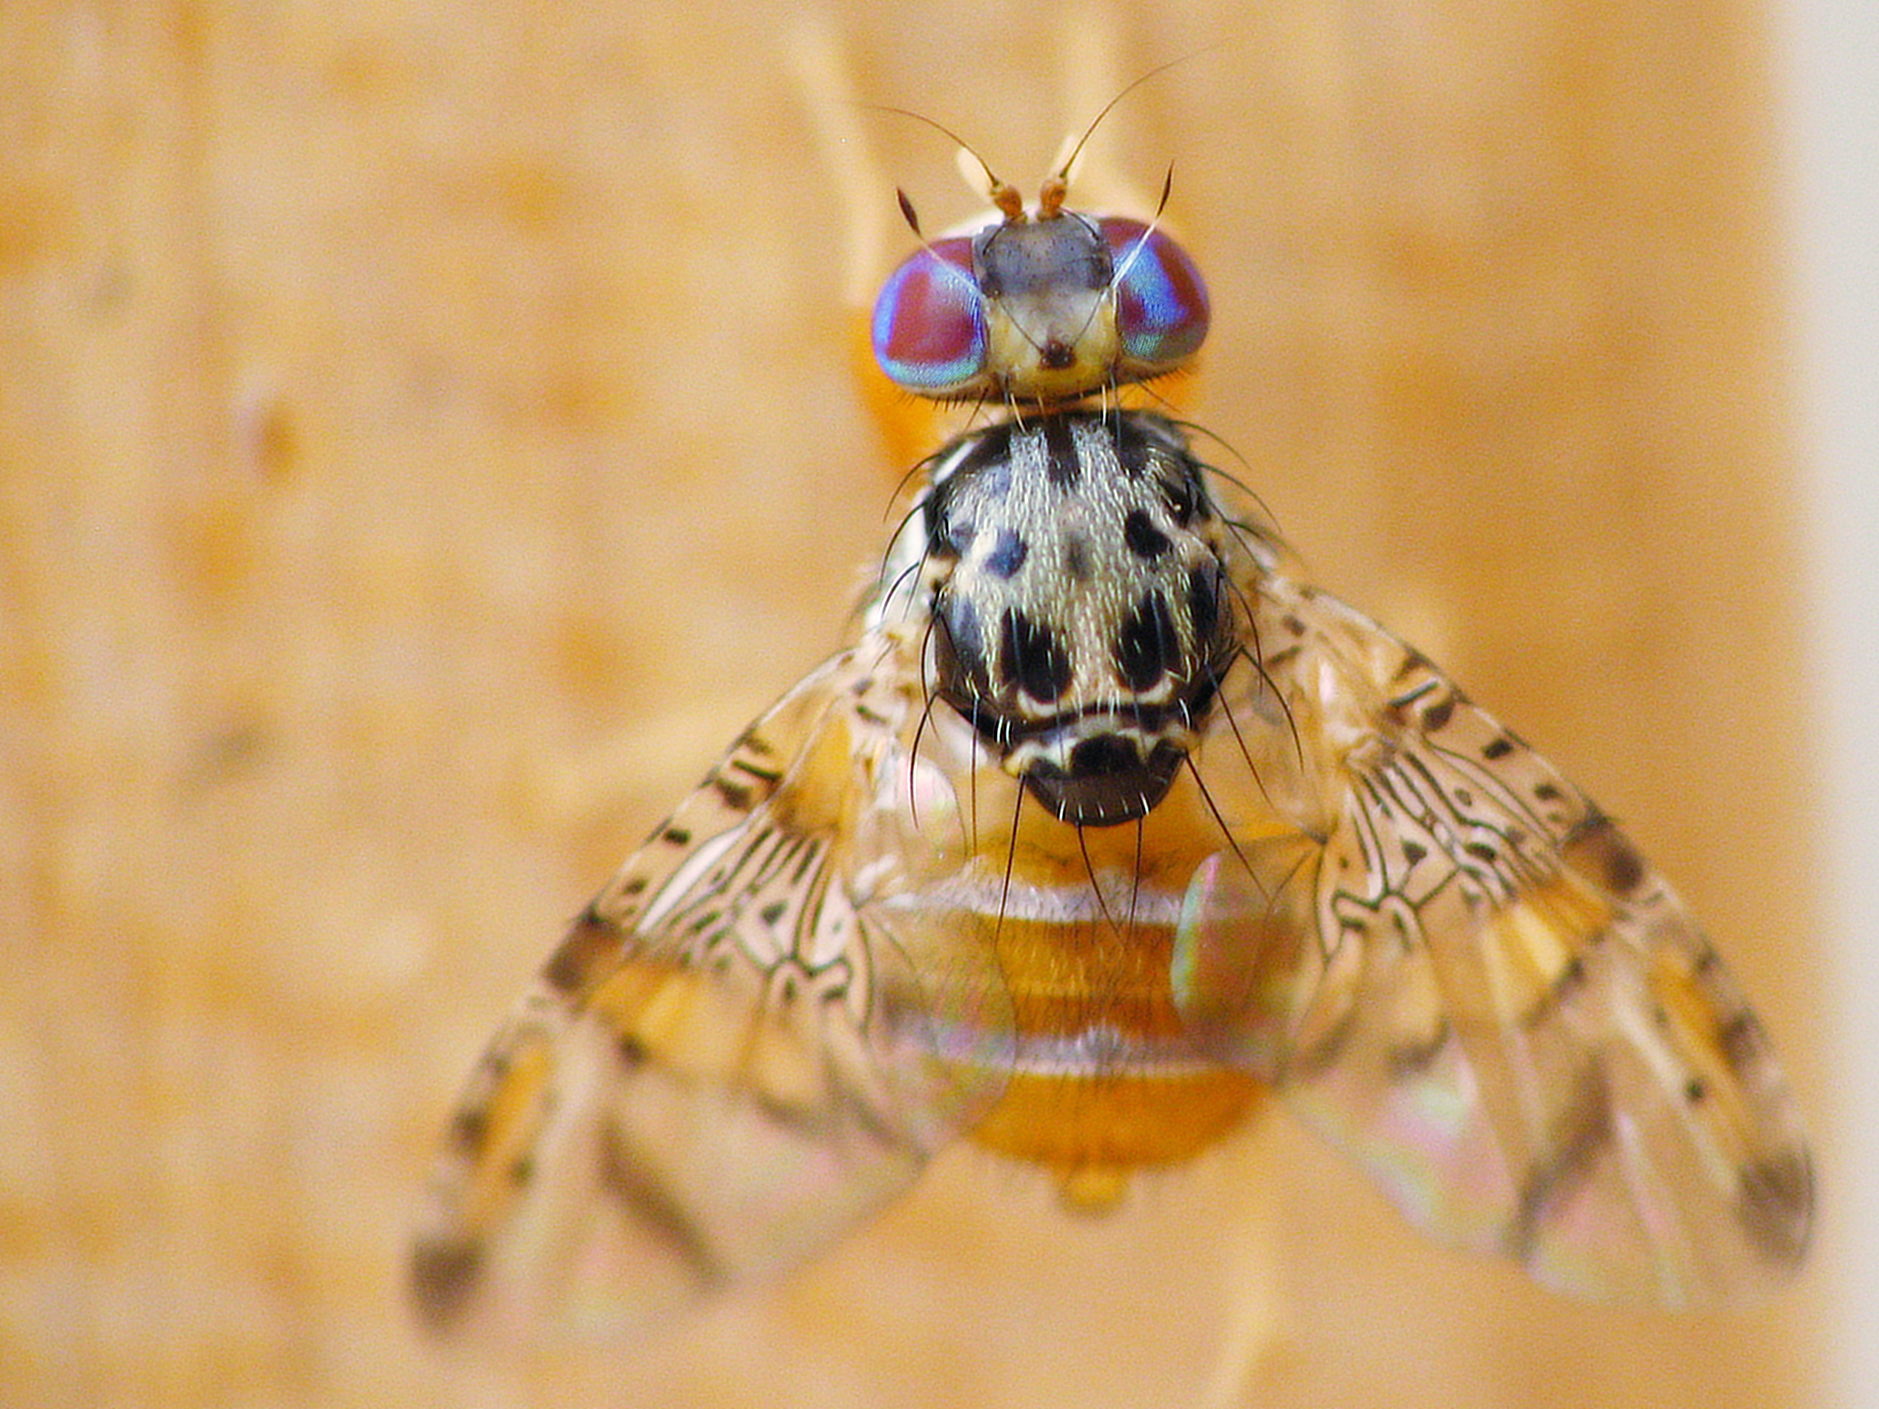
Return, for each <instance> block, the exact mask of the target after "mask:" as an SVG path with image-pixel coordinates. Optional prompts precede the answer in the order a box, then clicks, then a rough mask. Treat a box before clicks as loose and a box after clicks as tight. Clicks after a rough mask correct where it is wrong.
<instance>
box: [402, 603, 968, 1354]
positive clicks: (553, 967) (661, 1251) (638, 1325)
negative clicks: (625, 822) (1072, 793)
mask: <svg viewBox="0 0 1879 1409" xmlns="http://www.w3.org/2000/svg"><path fill="white" fill-rule="evenodd" d="M916 649H917V648H916V646H915V645H914V644H913V643H912V642H911V641H910V640H907V639H903V638H902V637H900V636H897V635H894V634H891V633H875V634H873V635H871V636H870V637H868V638H866V639H864V640H863V642H862V643H861V644H860V645H859V646H857V647H856V648H855V649H853V650H851V651H848V652H846V653H844V654H842V655H839V656H837V657H835V658H834V659H832V660H831V661H829V662H828V663H827V664H825V665H824V666H822V667H821V668H820V669H819V670H817V671H816V672H815V673H814V674H812V675H811V676H810V677H809V678H808V679H806V680H804V681H803V682H802V683H801V684H800V685H798V686H797V687H796V689H795V690H793V691H792V692H791V693H790V694H789V695H787V696H786V697H785V698H784V699H783V700H782V701H781V702H780V703H778V704H777V705H776V706H775V707H774V708H773V709H772V710H771V711H770V712H769V713H768V714H766V715H764V716H763V717H762V718H761V719H759V720H758V721H757V722H756V723H755V724H753V725H752V726H751V727H750V729H749V730H747V731H746V732H745V734H744V735H743V737H742V738H740V739H739V740H738V742H737V744H736V745H735V746H734V747H733V748H732V750H731V752H730V753H729V755H728V756H727V757H726V758H725V759H724V761H723V762H722V763H720V764H719V765H718V767H717V768H715V769H714V770H713V771H712V772H711V774H710V776H709V777H708V778H706V780H705V782H704V783H703V784H702V785H701V786H700V787H699V788H698V789H697V790H696V791H695V792H694V793H692V794H691V796H690V797H688V798H687V799H686V800H685V801H684V802H683V803H681V804H680V806H679V808H678V810H677V811H675V812H674V813H673V814H672V816H671V817H670V819H668V820H667V821H666V822H665V823H664V824H663V825H662V826H661V827H660V828H659V829H658V830H657V831H656V832H655V833H654V834H653V836H652V837H651V839H650V840H648V841H647V843H646V844H645V845H644V846H643V847H642V848H641V849H640V850H639V851H638V852H637V853H636V854H635V855H634V856H633V857H631V858H630V859H629V860H628V861H627V862H626V864H625V866H624V867H623V868H622V870H621V871H620V873H619V874H618V875H617V876H616V877H615V878H614V879H613V881H612V882H611V883H610V884H609V885H608V886H607V887H606V888H605V889H604V890H603V891H602V892H601V893H600V894H599V895H598V896H597V897H596V898H595V899H594V901H593V902H592V904H591V905H589V907H588V908H587V910H586V911H585V912H584V913H583V914H582V915H581V917H580V918H579V919H577V920H576V921H575V923H574V925H573V927H572V928H571V930H570V931H569V933H568V935H567V937H566V938H565V939H564V940H563V941H562V943H561V946H560V948H559V949H558V950H556V952H555V954H554V955H553V957H551V958H550V960H549V961H548V963H547V965H546V966H545V967H544V969H543V970H542V973H541V975H540V977H539V979H538V980H537V982H536V984H535V986H534V988H533V990H532V991H531V992H530V993H529V994H528V995H527V996H526V997H525V998H524V999H523V1000H522V1002H521V1004H520V1005H519V1007H518V1008H517V1010H516V1012H515V1014H514V1015H513V1016H512V1017H511V1019H510V1020H509V1023H508V1024H507V1026H506V1027H505V1028H504V1029H503V1030H502V1031H501V1032H500V1033H499V1034H498V1035H497V1037H496V1038H495V1040H494V1041H493V1042H492V1043H491V1045H490V1047H489V1049H488V1051H487V1053H486V1054H485V1055H484V1057H483V1060H482V1062H481V1063H480V1065H479V1066H478V1068H477V1069H476V1071H475V1073H474V1075H473V1076H472V1078H471V1081H470V1083H469V1087H468V1090H467V1091H466V1092H465V1094H464V1096H463V1098H462V1101H461V1103H460V1105H459V1107H458V1111H457V1114H456V1116H455V1119H454V1121H453V1122H452V1125H451V1127H450V1134H449V1139H448V1142H447V1146H446V1149H445V1151H444V1153H443V1155H442V1157H441V1158H440V1160H439V1162H438V1166H437V1170H436V1173H435V1175H434V1178H433V1181H432V1186H431V1190H430V1194H429V1198H428V1205H427V1212H426V1217H425V1220H424V1223H423V1225H422V1228H421V1231H420V1234H419V1237H418V1239H417V1243H416V1246H415V1249H414V1255H413V1262H412V1271H413V1285H414V1290H415V1294H416V1300H417V1303H418V1306H419V1308H420V1310H421V1312H422V1314H423V1316H424V1318H425V1320H426V1322H427V1323H428V1324H430V1325H431V1326H432V1327H433V1328H434V1329H437V1330H440V1331H444V1332H448V1333H450V1334H453V1335H459V1336H465V1337H468V1336H481V1335H485V1334H494V1335H497V1336H500V1337H515V1336H521V1335H529V1334H532V1333H533V1332H534V1331H535V1330H537V1329H538V1328H539V1327H540V1326H541V1325H542V1324H543V1323H544V1321H545V1320H546V1321H548V1322H551V1323H559V1324H560V1325H561V1326H562V1327H563V1328H565V1329H571V1330H572V1331H573V1332H574V1333H576V1334H579V1335H583V1336H587V1335H599V1336H606V1337H610V1338H619V1337H627V1338H630V1337H631V1336H632V1335H633V1334H635V1333H637V1332H638V1331H639V1330H641V1329H642V1328H643V1327H644V1326H645V1325H646V1324H647V1323H648V1322H650V1321H651V1320H653V1319H656V1318H657V1317H658V1316H659V1315H660V1314H661V1313H663V1312H666V1311H668V1310H670V1309H673V1308H676V1307H679V1306H682V1305H684V1304H685V1303H687V1302H688V1301H690V1300H692V1299H694V1298H695V1297H697V1296H698V1295H700V1294H701V1293H705V1292H708V1291H710V1290H712V1289H714V1288H717V1287H720V1286H723V1285H726V1284H729V1283H732V1282H735V1281H738V1280H742V1279H750V1278H759V1277H763V1276H765V1275H771V1274H775V1273H778V1272H780V1271H783V1270H786V1269H788V1268H790V1267H792V1266H794V1265H796V1264H797V1263H799V1262H801V1261H803V1260H804V1259H806V1258H807V1257H809V1256H810V1255H811V1254H813V1253H814V1252H816V1251H818V1250H819V1249H820V1248H822V1247H823V1246H824V1245H826V1244H827V1243H829V1242H831V1241H833V1240H834V1239H835V1238H836V1237H837V1236H839V1235H840V1234H841V1233H842V1232H843V1231H844V1230H845V1229H847V1228H848V1227H850V1226H851V1225H852V1224H854V1223H855V1222H856V1221H858V1220H860V1219H861V1218H863V1217H865V1216H866V1215H867V1214H869V1213H870V1212H871V1211H873V1210H874V1209H876V1208H877V1207H879V1206H880V1205H881V1204H883V1203H884V1202H886V1201H887V1200H889V1199H891V1198H892V1197H893V1196H895V1195H896V1194H898V1193H899V1192H901V1191H902V1190H903V1189H904V1188H905V1187H906V1186H907V1185H908V1184H909V1183H910V1182H911V1181H912V1180H913V1179H914V1178H915V1176H916V1175H917V1174H918V1173H919V1171H920V1169H921V1168H922V1166H923V1165H924V1164H925V1162H926V1161H927V1159H928V1158H929V1157H930V1156H931V1155H932V1153H933V1152H934V1151H935V1150H936V1149H937V1148H938V1147H939V1146H940V1145H941V1144H943V1143H944V1142H945V1141H946V1140H947V1139H948V1138H949V1137H950V1136H951V1135H952V1134H953V1133H954V1132H955V1131H956V1130H958V1129H959V1128H960V1127H961V1126H963V1125H964V1124H966V1123H968V1122H969V1121H970V1120H971V1119H972V1118H973V1117H974V1116H975V1115H976V1114H977V1113H978V1112H979V1111H980V1110H981V1109H982V1108H983V1105H984V1104H985V1103H986V1102H987V1101H989V1100H990V1099H991V1097H992V1096H993V1095H995V1092H992V1091H990V1090H988V1089H987V1087H988V1085H989V1084H990V1082H991V1080H992V1076H991V1073H992V1072H993V1071H995V1068H994V1067H992V1066H985V1067H981V1068H972V1069H970V1070H968V1069H966V1068H963V1067H960V1066H958V1065H945V1064H942V1063H941V1062H939V1061H937V1060H936V1059H935V1057H934V1042H933V1039H932V1037H931V1035H930V1034H929V1032H928V1031H927V1029H928V1027H929V1025H930V1024H932V1023H933V1022H935V1021H938V1022H948V1021H949V1020H950V1018H951V1017H952V1016H954V1014H952V1013H950V1012H948V1007H949V1005H964V1004H968V1003H969V1004H972V1005H975V1007H976V1008H977V1009H978V1011H975V1012H974V1013H973V1014H972V1015H971V1021H972V1023H973V1024H976V1025H983V1026H984V1027H986V1028H987V1029H989V1030H996V1029H997V1027H998V1022H997V1018H996V1015H995V1014H988V1013H986V1012H985V1011H983V1008H984V1006H985V1005H986V1004H989V1003H993V1002H995V1001H996V990H995V989H991V988H986V987H983V986H981V987H979V988H976V989H972V988H967V987H961V988H959V989H956V990H954V991H952V992H950V993H947V992H934V991H932V990H930V989H928V988H924V987H922V982H921V978H920V976H919V974H918V973H917V972H916V971H915V968H914V966H913V963H912V957H911V956H909V955H907V954H906V953H905V952H904V951H903V950H902V948H901V946H900V945H899V944H898V942H897V941H896V937H895V934H894V932H893V923H892V920H891V919H889V918H885V917H884V915H885V912H886V911H887V910H889V909H890V908H891V906H890V905H889V904H888V903H887V902H891V901H893V900H895V899H897V898H902V897H904V896H905V895H906V894H907V893H908V892H910V891H917V889H918V888H919V887H920V886H921V885H923V884H926V883H928V882H931V881H933V880H935V879H937V878H939V876H940V875H941V874H942V873H943V871H944V869H945V868H946V867H947V866H949V865H951V864H952V861H951V860H950V859H949V858H950V857H951V855H952V853H950V852H947V851H946V850H945V848H944V846H943V845H941V846H937V847H936V846H935V845H934V843H932V842H930V841H929V840H928V839H929V838H942V839H943V838H944V837H945V836H946V834H947V816H948V813H949V811H950V810H951V809H952V796H951V787H950V784H949V783H948V781H947V780H946V779H945V778H944V777H942V776H940V775H938V774H937V773H936V772H935V770H934V769H933V768H932V767H931V766H930V765H928V764H925V763H918V764H916V763H915V762H914V761H913V760H912V758H911V753H910V744H909V739H910V735H911V734H912V733H913V730H914V727H915V725H916V723H917V717H918V713H919V709H920V707H921V705H922V703H923V701H922V699H921V696H920V693H919V691H918V689H917V681H918V672H917V669H914V668H912V665H911V662H912V661H913V660H914V659H917V657H916V656H915V654H914V652H915V651H916Z"/></svg>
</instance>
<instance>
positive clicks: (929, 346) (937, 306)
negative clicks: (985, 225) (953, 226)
mask: <svg viewBox="0 0 1879 1409" xmlns="http://www.w3.org/2000/svg"><path fill="white" fill-rule="evenodd" d="M985 350H986V333H985V304H984V300H983V299H982V298H981V297H980V295H979V288H978V285H977V283H975V282H974V280H973V277H972V241H971V240H969V239H953V240H935V241H934V242H933V243H932V244H931V245H929V246H928V247H927V248H926V249H923V250H920V251H919V252H918V253H916V254H914V255H913V256H912V257H911V258H909V259H908V260H907V261H906V262H905V263H903V264H902V265H901V266H900V268H898V269H896V270H895V271H894V273H893V275H892V276H891V277H890V278H889V279H888V281H887V284H886V287H884V288H883V289H882V290H881V296H880V297H879V298H877V299H876V300H875V301H874V357H875V360H876V361H878V362H879V363H880V364H881V370H882V371H884V372H886V373H887V375H888V377H889V378H891V379H892V380H893V381H895V382H896V383H898V384H899V385H901V386H904V387H906V388H907V390H909V391H917V392H922V393H924V394H926V395H929V396H931V395H934V394H936V393H944V392H947V391H952V390H957V389H959V388H962V387H964V386H965V385H967V384H968V383H970V382H972V381H973V380H974V379H975V378H976V377H977V376H978V375H979V374H980V373H981V372H983V371H984V370H985Z"/></svg>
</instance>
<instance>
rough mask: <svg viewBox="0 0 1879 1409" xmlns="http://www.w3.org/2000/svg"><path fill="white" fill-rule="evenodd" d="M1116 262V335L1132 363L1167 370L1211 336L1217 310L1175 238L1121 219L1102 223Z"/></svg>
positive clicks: (1186, 357)
mask: <svg viewBox="0 0 1879 1409" xmlns="http://www.w3.org/2000/svg"><path fill="white" fill-rule="evenodd" d="M1100 224H1101V226H1102V232H1103V241H1104V243H1105V244H1107V245H1108V246H1109V255H1110V258H1112V259H1113V260H1114V261H1115V264H1116V281H1115V288H1116V332H1117V334H1118V335H1119V336H1120V338H1121V340H1122V353H1123V356H1124V358H1126V359H1127V360H1128V361H1130V362H1140V363H1145V364H1147V365H1148V366H1150V367H1158V368H1161V369H1164V370H1165V369H1167V368H1171V367H1173V366H1174V365H1175V364H1177V363H1180V362H1185V361H1186V360H1187V359H1188V358H1190V357H1192V356H1193V355H1194V354H1195V352H1197V351H1198V350H1199V349H1200V345H1201V343H1202V342H1203V341H1204V340H1205V339H1206V337H1207V324H1208V320H1209V319H1210V318H1211V317H1212V310H1211V309H1210V308H1209V306H1208V303H1207V285H1206V284H1204V283H1203V282H1201V277H1200V270H1199V269H1198V268H1197V267H1196V266H1195V264H1194V261H1193V260H1192V259H1190V258H1189V257H1188V253H1187V251H1186V250H1184V249H1182V248H1181V247H1180V246H1179V245H1178V244H1176V243H1175V242H1174V241H1173V239H1171V238H1170V237H1169V236H1167V235H1164V234H1163V233H1162V232H1161V231H1160V230H1151V229H1150V228H1149V227H1148V226H1146V225H1144V224H1142V222H1141V221H1139V220H1129V219H1125V218H1123V217H1120V216H1110V217H1105V218H1104V219H1103V220H1102V221H1101V222H1100Z"/></svg>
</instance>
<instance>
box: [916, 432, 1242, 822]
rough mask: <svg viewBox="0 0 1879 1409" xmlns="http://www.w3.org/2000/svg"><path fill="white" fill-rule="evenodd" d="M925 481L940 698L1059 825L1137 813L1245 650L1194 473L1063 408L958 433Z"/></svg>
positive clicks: (1172, 453) (1172, 767)
mask: <svg viewBox="0 0 1879 1409" xmlns="http://www.w3.org/2000/svg"><path fill="white" fill-rule="evenodd" d="M934 479H935V485H934V488H933V491H932V493H931V495H930V496H929V498H928V499H927V502H926V505H925V514H924V518H925V526H926V532H925V542H924V545H923V546H924V553H925V570H924V583H923V586H924V590H925V592H926V594H927V597H928V600H929V604H930V606H929V610H930V612H931V614H932V619H933V624H934V628H935V629H934V632H933V641H934V668H935V676H936V680H937V693H938V695H939V697H940V699H942V700H944V701H945V702H946V703H947V704H948V705H950V706H951V707H952V708H953V709H954V710H956V711H958V713H959V714H960V716H961V717H962V718H964V719H966V720H967V721H969V722H970V723H971V725H972V726H973V728H974V730H975V731H976V732H977V733H978V735H979V737H980V738H981V739H982V740H983V741H984V743H985V744H986V746H987V747H989V748H990V749H991V750H992V751H993V753H994V755H995V756H996V757H997V758H998V759H999V761H1000V762H1001V764H1002V765H1003V767H1004V768H1005V769H1006V771H1008V772H1009V773H1011V774H1012V775H1013V776H1015V777H1018V778H1021V779H1022V780H1023V781H1024V784H1025V786H1026V788H1027V789H1028V790H1029V791H1030V793H1031V795H1032V796H1033V797H1035V798H1036V799H1037V800H1038V801H1039V802H1041V803H1043V805H1044V806H1045V807H1046V808H1048V809H1049V810H1050V812H1051V813H1052V814H1054V815H1055V816H1056V817H1058V818H1059V819H1061V820H1063V821H1065V822H1069V823H1072V824H1074V825H1077V826H1111V825H1114V824H1116V823H1120V822H1131V821H1134V820H1136V819H1137V818H1140V817H1142V816H1144V815H1145V814H1146V813H1147V812H1148V811H1149V810H1150V809H1151V808H1153V807H1154V806H1155V805H1156V804H1157V803H1159V802H1160V801H1161V799H1162V798H1163V797H1164V796H1165V795H1166V793H1167V791H1168V788H1169V786H1170V784H1171V783H1172V782H1173V780H1174V777H1175V775H1176V772H1177V771H1178V770H1179V769H1180V767H1181V765H1182V763H1183V761H1184V760H1185V759H1186V757H1187V753H1188V750H1189V748H1190V747H1191V746H1192V744H1193V741H1194V739H1195V737H1196V734H1197V731H1199V730H1200V729H1202V728H1204V727H1205V726H1206V724H1207V722H1208V720H1209V718H1210V716H1211V714H1212V711H1213V704H1214V698H1215V696H1216V694H1217V692H1218V689H1219V682H1220V677H1221V675H1222V674H1223V673H1224V671H1225V670H1226V669H1227V667H1228V666H1229V665H1230V664H1231V663H1232V661H1233V659H1234V657H1235V655H1236V653H1237V651H1238V649H1239V641H1238V636H1237V632H1238V630H1239V629H1240V627H1241V625H1242V623H1241V622H1240V621H1239V620H1238V619H1237V618H1236V616H1235V613H1234V610H1233V606H1232V602H1231V600H1230V599H1229V598H1228V596H1227V594H1226V571H1225V567H1224V563H1223V556H1222V555H1223V552H1224V528H1223V525H1222V523H1221V521H1220V518H1219V516H1218V514H1217V512H1216V511H1215V509H1214V506H1213V504H1212V503H1211V501H1210V500H1209V499H1208V496H1207V492H1206V488H1205V486H1204V485H1203V484H1202V481H1201V475H1200V468H1199V466H1198V464H1197V463H1196V462H1195V461H1194V460H1193V458H1192V457H1191V456H1190V455H1189V454H1188V452H1187V449H1186V446H1185V445H1184V444H1183V443H1182V442H1181V440H1180V439H1179V438H1178V436H1177V435H1176V434H1175V433H1174V432H1173V429H1172V427H1170V426H1169V425H1168V423H1166V422H1164V421H1158V420H1154V419H1151V418H1146V417H1137V416H1121V417H1119V418H1115V417H1110V418H1105V417H1101V416H1098V415H1095V414H1090V413H1067V414H1061V415H1056V416H1050V417H1046V418H1044V419H1042V420H1039V421H1035V422H1031V423H1028V424H1019V423H1016V422H1013V423H1008V424H1006V425H1003V426H997V427H994V428H992V429H990V430H987V431H984V432H981V433H979V434H977V435H975V436H972V437H969V438H967V439H966V440H964V441H963V442H961V443H960V444H959V445H958V446H957V447H956V448H955V450H954V451H953V453H952V454H950V455H949V456H948V457H946V458H945V459H944V460H942V461H941V462H940V464H939V466H938V467H937V469H936V470H935V473H934Z"/></svg>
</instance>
